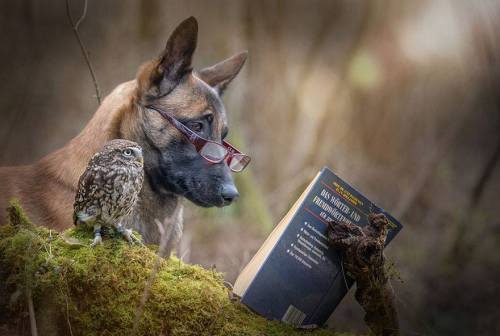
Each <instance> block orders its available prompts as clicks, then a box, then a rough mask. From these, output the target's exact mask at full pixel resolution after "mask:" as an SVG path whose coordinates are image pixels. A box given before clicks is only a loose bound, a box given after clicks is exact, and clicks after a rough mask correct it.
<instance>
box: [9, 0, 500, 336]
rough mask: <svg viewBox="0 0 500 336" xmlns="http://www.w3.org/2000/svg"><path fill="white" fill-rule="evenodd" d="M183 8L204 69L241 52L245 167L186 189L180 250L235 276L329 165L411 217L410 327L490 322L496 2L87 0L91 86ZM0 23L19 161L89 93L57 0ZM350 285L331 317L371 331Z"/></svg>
mask: <svg viewBox="0 0 500 336" xmlns="http://www.w3.org/2000/svg"><path fill="white" fill-rule="evenodd" d="M71 4H72V8H73V16H74V17H75V18H76V17H78V16H79V14H80V13H81V10H82V8H83V0H72V1H71ZM191 15H193V16H195V17H196V18H197V19H198V21H199V25H200V34H199V39H198V41H199V43H198V49H197V52H196V54H195V66H197V67H198V68H199V67H203V66H208V65H211V64H213V63H216V62H218V61H220V60H222V59H224V58H226V57H228V56H230V55H232V54H234V53H236V52H239V51H240V50H244V49H247V50H249V53H250V56H249V61H248V62H247V64H246V65H245V67H244V68H243V70H242V73H241V74H240V75H239V76H238V77H237V78H236V79H235V81H234V82H233V83H232V86H231V87H230V88H229V90H228V91H227V93H226V95H225V102H226V107H227V110H228V115H229V121H230V126H231V131H230V137H229V139H230V140H231V141H232V142H234V143H236V144H237V145H238V146H240V147H241V148H242V149H244V150H245V151H246V152H247V153H249V154H250V155H251V156H252V157H253V162H252V164H251V167H250V168H249V169H248V170H247V171H245V172H244V173H242V174H240V175H237V176H236V178H237V184H238V187H239V189H240V193H241V198H240V200H239V202H237V203H236V204H234V205H232V206H230V207H227V208H224V209H209V210H205V209H199V208H196V207H194V206H193V205H191V204H188V203H187V202H186V205H187V209H186V218H185V234H184V237H183V240H182V243H181V246H180V251H178V255H179V256H181V257H182V258H183V259H184V260H185V261H188V262H191V263H200V264H202V265H204V266H207V267H211V266H212V265H215V267H216V268H217V270H219V271H222V272H225V273H226V278H227V280H228V281H230V282H233V281H234V279H235V278H236V276H237V274H238V273H239V271H240V270H241V269H242V268H243V267H244V266H245V264H246V262H248V261H249V259H250V258H251V256H252V255H253V254H254V253H255V251H256V250H257V249H258V248H259V246H260V245H261V243H262V242H263V241H264V239H265V237H266V236H267V234H268V233H269V232H270V231H271V230H272V228H273V227H274V225H276V224H277V223H278V221H279V220H280V218H281V217H282V216H283V215H284V214H285V213H286V211H287V210H288V208H289V206H290V205H291V203H292V202H293V201H294V200H295V199H296V198H297V197H298V195H299V194H300V193H301V192H302V190H303V189H304V187H305V185H307V184H308V183H309V181H310V180H311V179H312V177H313V176H314V175H315V174H316V172H317V171H318V170H320V169H321V168H322V167H323V166H324V165H327V166H329V167H330V168H332V169H333V170H334V171H335V172H337V173H338V174H339V175H340V176H342V177H343V178H344V179H346V180H347V181H349V182H350V183H351V184H353V185H354V186H356V187H357V188H358V189H359V190H360V191H362V192H363V193H364V194H365V195H367V196H368V197H369V198H370V199H372V200H374V201H375V202H376V203H378V204H379V205H380V206H382V207H384V208H386V209H387V210H388V211H390V212H391V213H393V214H394V215H395V216H396V217H398V218H399V219H400V220H401V222H402V223H403V224H404V226H405V228H404V230H403V231H402V232H401V234H400V236H399V237H397V239H396V240H395V241H394V242H393V244H392V245H391V246H390V247H389V248H388V249H387V256H388V258H389V259H390V260H392V261H394V262H395V263H396V265H397V268H398V269H399V270H400V272H401V278H402V280H403V282H397V281H396V282H394V286H395V289H396V293H397V296H398V306H399V309H400V314H401V319H402V328H403V334H405V335H494V334H496V335H499V334H500V303H499V302H500V257H499V255H500V217H499V216H498V211H499V210H500V196H499V194H500V162H498V161H499V159H500V39H499V33H500V2H498V1H489V0H474V1H469V0H434V1H430V0H414V1H410V0H408V1H400V0H387V1H358V0H344V1H318V0H307V1H306V0H302V1H264V0H260V1H259V0H253V1H243V0H226V1H223V0H217V1H201V0H200V1H195V0H189V1H165V0H149V1H131V0H128V1H124V0H121V1H118V0H115V1H111V0H106V1H103V0H101V1H92V0H90V1H89V3H88V11H87V15H86V18H85V20H84V21H83V23H82V24H81V25H80V34H81V37H82V39H83V41H84V43H85V44H86V46H87V49H88V50H89V52H90V58H91V61H92V63H93V66H94V68H95V72H96V75H97V78H98V81H99V85H100V87H101V92H102V95H103V96H105V95H106V94H107V93H109V92H110V91H111V90H112V89H113V88H114V87H115V86H116V85H118V84H119V83H121V82H124V81H127V80H130V79H132V78H134V76H135V73H136V71H137V68H138V67H139V65H140V64H141V63H143V62H144V61H146V60H148V59H150V58H152V57H155V56H156V55H158V53H159V52H160V51H161V50H162V48H163V46H164V45H165V42H166V40H167V38H168V36H169V34H170V33H171V31H172V30H173V28H174V27H175V26H176V25H177V24H178V23H179V22H180V21H182V20H183V19H185V18H187V17H188V16H191ZM0 28H1V29H0V31H1V43H0V77H1V80H0V111H1V112H0V113H1V122H0V146H1V147H0V148H1V151H0V164H1V165H18V164H27V163H30V162H33V161H35V160H37V159H39V158H41V157H42V156H44V155H45V154H47V153H49V152H50V151H53V150H55V149H57V148H59V147H61V146H62V145H64V144H65V143H66V142H67V141H68V140H69V139H71V138H72V137H73V136H75V135H76V134H77V133H78V132H79V131H80V130H81V129H82V128H83V127H84V125H85V124H86V123H87V121H88V120H89V119H90V118H91V116H92V114H93V113H94V111H95V110H96V108H97V102H96V99H95V94H94V88H93V85H92V80H91V77H90V75H89V71H88V68H87V66H86V65H85V62H84V59H83V57H82V54H81V52H80V49H79V46H78V44H77V42H76V40H75V37H74V36H73V33H72V31H71V28H70V26H69V24H68V19H67V17H66V7H65V1H63V0H59V1H48V0H46V1H40V0H22V1H21V0H18V1H7V0H4V1H1V2H0ZM352 294H353V292H351V293H350V296H349V297H348V298H346V299H345V300H344V302H342V304H341V306H340V307H339V308H338V309H337V311H336V312H335V314H334V316H333V318H332V320H331V321H330V324H331V325H332V326H333V327H335V328H336V329H338V330H341V331H366V329H365V327H364V325H363V322H362V315H363V314H362V312H361V310H360V308H359V307H358V306H357V304H356V303H355V302H354V300H353V299H352Z"/></svg>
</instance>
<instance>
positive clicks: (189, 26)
mask: <svg viewBox="0 0 500 336" xmlns="http://www.w3.org/2000/svg"><path fill="white" fill-rule="evenodd" d="M197 40H198V22H197V21H196V19H195V18H194V17H192V16H191V17H189V18H187V19H186V20H184V21H182V22H181V23H180V24H179V26H177V28H175V30H174V32H173V33H172V35H170V37H169V39H168V41H167V45H166V46H165V50H163V52H162V54H161V58H160V62H159V64H158V69H157V70H158V71H157V75H158V76H157V78H156V83H153V84H156V85H157V86H158V89H159V94H160V95H166V94H168V93H169V92H170V91H172V89H173V88H174V87H175V86H176V85H177V84H178V83H179V81H180V79H181V78H182V76H184V75H185V74H186V73H188V72H190V71H191V70H192V68H191V60H192V58H193V53H194V50H195V49H196V43H197Z"/></svg>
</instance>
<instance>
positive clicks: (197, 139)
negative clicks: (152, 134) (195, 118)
mask: <svg viewBox="0 0 500 336" xmlns="http://www.w3.org/2000/svg"><path fill="white" fill-rule="evenodd" d="M146 108H149V109H152V110H155V111H156V112H158V113H160V115H161V116H162V117H163V118H165V119H167V120H168V121H169V122H170V123H171V124H172V126H174V127H175V128H176V129H177V130H179V132H181V133H182V135H184V136H185V137H186V139H187V140H188V141H189V142H190V143H192V144H193V146H194V147H195V149H196V151H197V152H198V154H200V155H201V156H202V157H203V158H204V159H205V160H207V161H208V162H210V163H219V162H222V161H224V160H226V162H227V165H228V167H229V169H231V170H232V171H233V172H236V173H238V172H240V171H242V170H243V169H245V167H246V166H248V164H249V163H250V156H248V155H245V154H242V153H241V152H240V151H239V150H237V149H236V148H234V147H233V146H232V145H231V144H230V143H229V142H226V141H222V144H220V143H218V142H215V141H212V140H208V139H205V138H202V137H201V136H199V135H198V134H196V133H195V132H194V131H192V130H190V129H189V128H188V127H187V126H185V125H184V124H183V123H181V122H180V121H179V120H177V119H176V118H175V117H174V116H172V115H171V114H170V113H168V112H167V111H164V110H162V109H160V108H158V107H156V106H154V105H148V106H146Z"/></svg>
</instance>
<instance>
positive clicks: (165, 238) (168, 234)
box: [132, 205, 183, 335]
mask: <svg viewBox="0 0 500 336" xmlns="http://www.w3.org/2000/svg"><path fill="white" fill-rule="evenodd" d="M182 215H183V206H182V205H179V206H178V207H177V208H176V209H175V211H174V213H173V214H172V216H171V217H167V218H165V220H164V221H163V224H162V223H161V222H160V221H159V220H157V219H156V220H155V223H156V225H157V226H158V232H159V233H160V246H159V247H158V253H157V256H156V260H155V263H154V265H153V269H152V270H151V275H150V276H149V278H148V281H147V282H146V286H145V287H144V291H143V293H142V296H141V301H140V302H139V306H138V307H137V310H136V311H135V318H134V327H133V329H132V335H136V334H137V330H138V328H139V321H140V319H141V316H142V314H143V312H144V306H145V305H146V302H147V301H148V298H149V293H150V290H151V287H152V286H153V283H154V281H155V279H156V275H157V273H158V270H159V268H160V265H161V259H162V258H163V257H164V256H165V255H170V253H171V248H172V247H173V243H172V242H173V240H175V239H176V237H174V236H177V235H178V232H177V231H178V229H179V227H180V228H181V230H182ZM165 227H167V230H165ZM167 253H168V254H167Z"/></svg>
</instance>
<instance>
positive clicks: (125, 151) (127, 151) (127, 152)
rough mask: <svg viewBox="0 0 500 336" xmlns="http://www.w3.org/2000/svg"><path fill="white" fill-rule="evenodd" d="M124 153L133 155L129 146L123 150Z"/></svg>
mask: <svg viewBox="0 0 500 336" xmlns="http://www.w3.org/2000/svg"><path fill="white" fill-rule="evenodd" d="M123 155H125V156H130V155H132V151H131V150H130V149H128V148H127V149H124V150H123Z"/></svg>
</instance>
